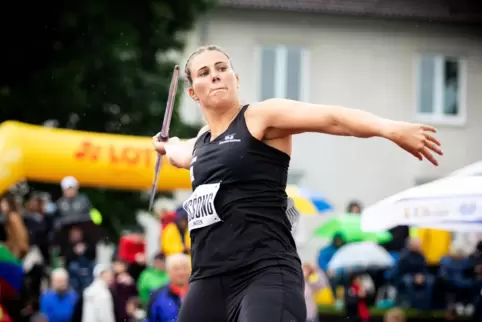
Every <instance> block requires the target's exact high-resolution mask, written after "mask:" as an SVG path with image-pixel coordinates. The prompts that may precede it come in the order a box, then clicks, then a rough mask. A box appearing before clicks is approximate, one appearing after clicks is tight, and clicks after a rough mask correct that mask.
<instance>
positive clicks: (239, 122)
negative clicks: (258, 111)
mask: <svg viewBox="0 0 482 322" xmlns="http://www.w3.org/2000/svg"><path fill="white" fill-rule="evenodd" d="M248 107H249V104H246V105H243V107H241V109H240V110H239V112H238V115H236V118H235V119H234V120H233V122H232V123H231V127H232V130H233V131H234V132H236V136H246V135H247V136H251V134H250V133H249V132H248V131H247V127H246V118H245V116H244V114H245V113H246V110H247V109H248Z"/></svg>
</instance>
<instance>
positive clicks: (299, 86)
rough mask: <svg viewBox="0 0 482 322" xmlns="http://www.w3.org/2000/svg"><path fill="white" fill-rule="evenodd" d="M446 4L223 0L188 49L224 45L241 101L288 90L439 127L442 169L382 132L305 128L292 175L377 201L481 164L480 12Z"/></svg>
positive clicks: (334, 194)
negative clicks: (341, 133)
mask: <svg viewBox="0 0 482 322" xmlns="http://www.w3.org/2000/svg"><path fill="white" fill-rule="evenodd" d="M446 2H447V1H444V0H418V1H415V0H413V1H412V0H406V1H402V0H398V1H396V0H390V1H389V0H385V1H374V0H367V1H354V0H352V1H347V0H345V1H341V0H337V1H328V0H319V1H308V0H304V1H302V0H299V1H293V0H291V1H288V0H285V1H283V0H273V1H256V0H223V1H222V3H223V5H222V7H221V8H218V9H216V10H214V11H213V12H211V13H210V14H209V15H208V16H206V17H204V18H202V19H201V21H200V22H199V23H198V25H197V27H196V29H195V31H194V32H193V33H192V34H191V35H189V43H188V46H187V50H186V52H190V51H192V50H194V49H195V48H196V47H197V46H199V45H202V44H207V43H214V44H217V45H220V46H222V47H223V48H224V49H226V51H227V52H228V53H230V55H231V58H232V61H233V64H234V68H235V70H236V71H237V72H238V73H239V76H240V80H241V95H242V98H243V100H244V101H245V102H252V101H257V100H262V99H265V98H270V97H286V98H292V99H297V100H304V101H308V102H311V103H319V104H334V105H342V106H346V107H353V108H359V109H363V110H366V111H370V112H373V113H375V114H378V115H380V116H384V117H388V118H392V119H397V120H405V121H411V122H425V123H429V124H434V125H436V126H437V127H438V129H439V135H438V137H439V138H440V140H441V141H442V142H443V145H444V152H445V156H444V157H443V158H440V166H439V167H438V168H435V167H432V166H430V165H429V164H428V163H427V162H424V163H421V162H419V161H418V160H416V159H414V158H413V157H412V156H410V155H408V154H407V153H405V152H404V151H402V150H400V149H399V148H398V147H397V146H395V145H393V144H391V143H390V142H385V141H383V140H380V139H370V140H361V139H354V138H343V137H332V136H327V135H321V134H304V135H299V136H297V137H296V139H295V147H294V153H293V159H292V166H291V171H290V172H291V176H292V180H293V181H297V182H299V183H300V184H301V185H303V186H306V187H308V188H312V189H314V190H317V191H319V192H320V193H322V194H324V195H326V196H327V198H328V199H329V200H331V201H332V202H333V203H334V204H335V206H336V207H337V210H340V211H343V208H344V207H345V204H346V203H347V202H348V201H349V200H350V199H352V198H356V199H359V200H361V201H362V202H363V203H364V204H371V203H373V202H376V201H377V200H379V199H380V198H383V197H384V196H387V195H390V194H393V193H396V192H398V191H400V190H402V189H405V188H407V187H410V186H413V185H415V184H417V183H419V182H422V181H425V180H430V179H433V178H436V177H438V176H442V175H444V174H446V173H448V172H450V171H452V170H455V169H457V168H459V167H462V166H464V165H466V164H469V163H471V162H474V161H478V160H482V143H481V142H482V33H481V30H482V14H474V12H479V13H480V12H481V10H480V8H476V7H461V8H448V7H446V6H445V5H444V4H445V3H446ZM456 2H457V3H458V1H456ZM335 3H337V4H336V5H335ZM462 3H464V4H466V5H467V6H468V3H470V1H462V0H461V1H460V2H459V4H462ZM374 4H377V6H375V5H374ZM476 10H478V11H476ZM449 12H452V14H449ZM454 12H455V13H454ZM464 12H472V14H464ZM182 105H183V106H182V113H183V116H184V117H185V118H186V119H187V120H189V121H190V122H199V121H200V120H201V114H200V112H199V110H198V108H197V106H196V105H195V104H193V103H192V102H191V100H190V99H189V98H188V97H186V98H185V99H184V100H183V104H182Z"/></svg>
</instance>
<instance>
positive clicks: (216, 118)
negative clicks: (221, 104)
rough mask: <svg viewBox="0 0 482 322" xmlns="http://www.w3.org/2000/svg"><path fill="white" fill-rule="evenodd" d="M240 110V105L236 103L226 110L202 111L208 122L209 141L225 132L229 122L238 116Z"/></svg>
mask: <svg viewBox="0 0 482 322" xmlns="http://www.w3.org/2000/svg"><path fill="white" fill-rule="evenodd" d="M240 109H241V103H239V102H237V103H236V104H233V105H232V106H231V107H229V108H226V109H207V108H205V109H203V112H204V118H205V119H206V121H207V122H208V125H209V130H210V131H211V139H213V140H214V139H215V138H216V137H217V136H219V135H220V134H221V133H223V132H224V131H226V129H227V128H228V127H229V125H230V124H231V122H232V121H233V120H234V118H235V117H236V115H238V113H239V110H240Z"/></svg>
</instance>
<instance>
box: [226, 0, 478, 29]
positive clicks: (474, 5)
mask: <svg viewBox="0 0 482 322" xmlns="http://www.w3.org/2000/svg"><path fill="white" fill-rule="evenodd" d="M219 1H220V4H221V6H222V7H225V8H235V9H258V10H273V11H286V12H306V13H307V12H313V13H319V14H333V15H335V14H336V15H344V16H367V17H381V18H386V19H389V18H391V19H407V20H408V19H409V20H425V21H434V22H452V23H470V24H471V23H475V24H482V0H219Z"/></svg>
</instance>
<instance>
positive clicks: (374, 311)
mask: <svg viewBox="0 0 482 322" xmlns="http://www.w3.org/2000/svg"><path fill="white" fill-rule="evenodd" d="M387 311H388V309H379V308H371V309H370V313H371V315H372V316H383V315H384V314H385V312H387ZM318 312H320V314H329V315H343V314H344V312H343V310H338V309H337V308H335V307H334V306H324V305H320V306H318ZM403 312H405V315H406V317H407V318H415V317H416V318H427V319H431V318H432V319H440V318H444V317H445V316H446V312H445V311H419V310H415V309H404V310H403Z"/></svg>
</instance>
